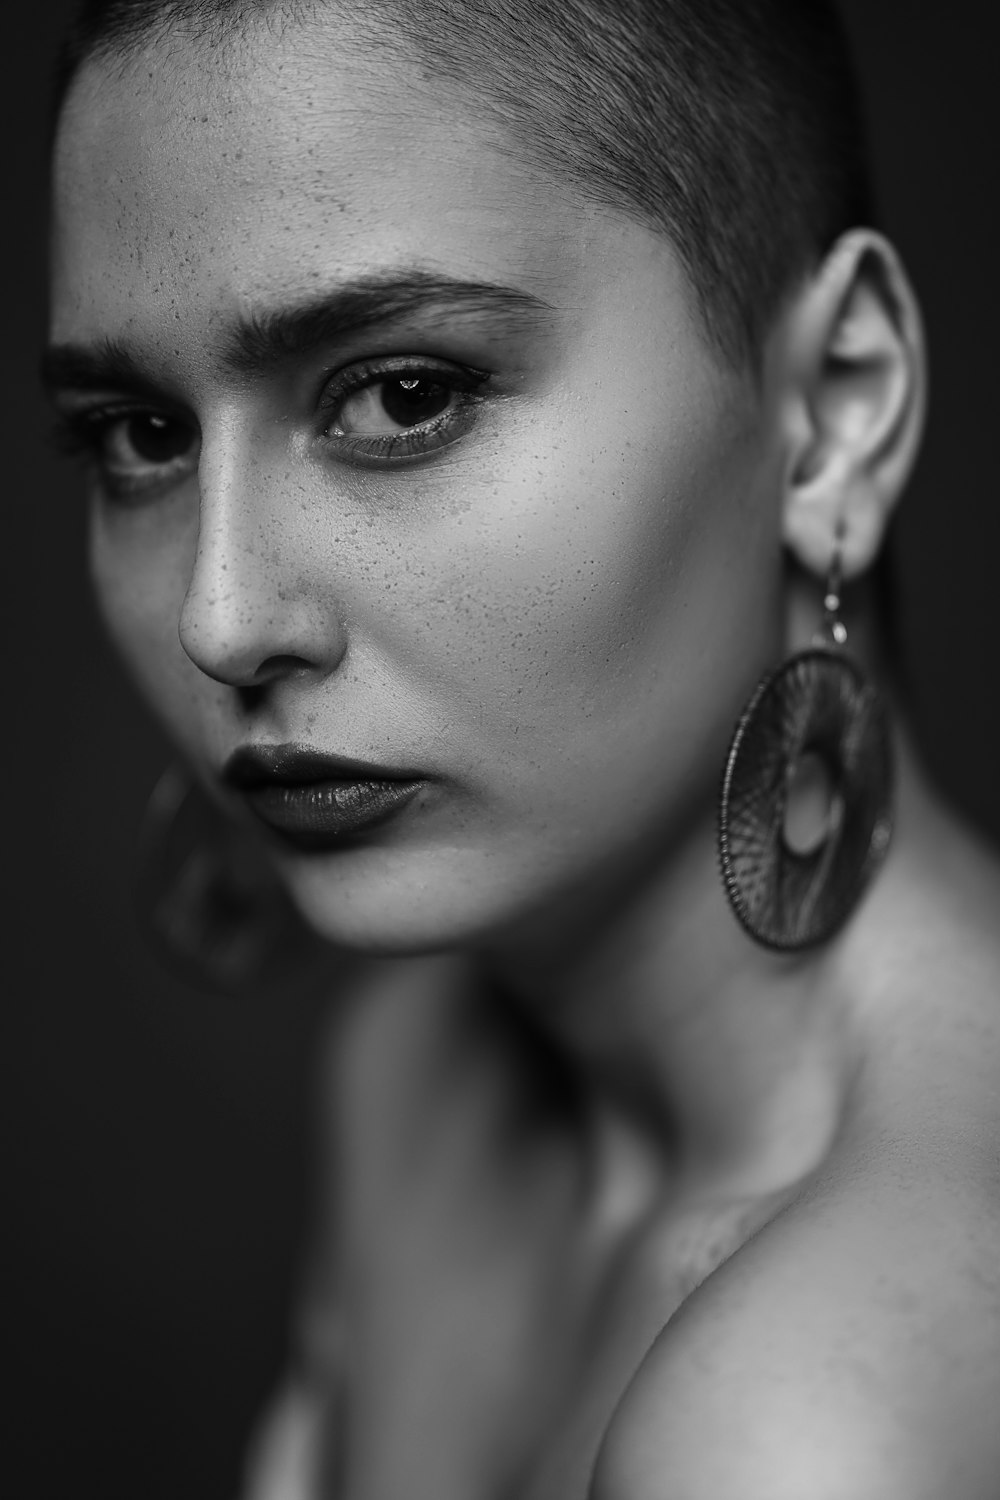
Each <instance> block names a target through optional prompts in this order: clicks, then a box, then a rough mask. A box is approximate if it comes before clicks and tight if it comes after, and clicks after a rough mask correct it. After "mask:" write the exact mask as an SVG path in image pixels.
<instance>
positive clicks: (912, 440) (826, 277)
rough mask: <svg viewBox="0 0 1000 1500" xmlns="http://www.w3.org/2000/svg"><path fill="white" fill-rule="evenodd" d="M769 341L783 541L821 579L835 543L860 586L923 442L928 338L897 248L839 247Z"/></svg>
mask: <svg viewBox="0 0 1000 1500" xmlns="http://www.w3.org/2000/svg"><path fill="white" fill-rule="evenodd" d="M776 334H777V338H776V341H775V344H774V346H773V347H772V348H771V349H769V358H773V359H775V360H776V361H777V367H776V368H775V367H772V371H771V373H772V374H774V375H776V377H777V380H778V388H779V390H780V392H781V395H780V402H781V407H780V409H781V421H782V427H783V433H784V437H785V441H786V445H787V446H786V453H787V463H786V466H785V493H784V497H783V533H784V540H785V543H786V545H787V546H788V547H789V549H790V550H791V552H792V553H793V554H794V555H795V556H796V557H797V559H798V560H799V562H800V563H802V565H803V566H804V567H806V568H808V569H809V570H810V572H812V573H815V574H819V575H820V576H822V575H823V574H824V573H825V572H826V570H827V569H828V568H829V566H830V562H831V559H832V557H833V554H834V550H835V547H836V546H837V544H838V541H839V545H840V549H841V563H842V567H843V573H844V577H845V578H852V577H856V576H857V575H858V574H859V573H861V572H863V571H864V570H865V569H866V568H867V567H869V565H870V564H871V563H872V561H873V559H874V558H875V556H876V554H877V553H878V550H879V547H880V546H881V543H882V539H883V536H884V534H885V530H886V527H887V525H888V522H889V519H890V516H891V514H892V510H893V506H894V505H895V503H896V500H897V499H898V498H899V495H900V493H901V491H902V489H903V487H904V485H905V483H906V480H907V478H908V476H909V473H910V470H911V468H912V467H913V462H914V459H915V458H916V453H917V448H918V446H919V442H920V436H921V432H922V430H923V419H924V409H925V401H926V356H925V346H924V336H923V329H922V325H921V320H920V312H919V309H918V307H917V303H916V299H915V298H914V295H913V292H912V290H911V288H910V285H909V282H908V281H907V278H906V273H905V272H904V270H903V267H902V265H901V263H900V261H899V258H898V256H897V255H896V252H895V251H894V249H893V248H892V246H891V245H890V244H889V243H888V242H887V241H886V240H885V239H883V238H882V236H881V235H879V234H876V233H875V232H874V231H873V230H868V229H856V230H852V231H851V232H850V233H848V234H846V235H844V236H843V237H842V238H841V239H840V240H838V241H837V243H836V245H835V246H834V247H833V249H832V251H831V252H830V254H829V255H828V256H827V258H826V260H825V261H824V262H823V264H822V265H821V266H820V268H819V270H818V271H817V272H815V273H814V274H813V275H812V276H811V277H810V278H809V280H808V282H807V283H806V284H805V285H804V286H803V287H802V288H800V290H799V291H798V292H797V293H796V295H795V297H794V298H793V300H792V303H791V304H790V306H789V308H788V310H787V313H786V316H785V317H784V318H783V319H782V320H781V322H780V325H779V327H778V329H777V330H776Z"/></svg>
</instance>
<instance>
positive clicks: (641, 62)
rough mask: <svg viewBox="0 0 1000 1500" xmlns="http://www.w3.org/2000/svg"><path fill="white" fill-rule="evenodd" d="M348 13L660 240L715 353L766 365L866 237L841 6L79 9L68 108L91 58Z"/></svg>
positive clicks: (512, 1)
mask: <svg viewBox="0 0 1000 1500" xmlns="http://www.w3.org/2000/svg"><path fill="white" fill-rule="evenodd" d="M327 7H328V8H329V10H330V11H331V14H333V13H337V12H339V13H341V14H344V13H347V14H349V15H350V17H351V19H352V20H355V21H357V23H358V25H359V27H360V34H361V35H362V37H363V38H368V39H370V40H371V41H372V42H374V43H380V44H381V45H382V46H384V45H385V44H388V45H389V46H390V47H392V46H395V47H397V48H398V49H399V50H400V52H401V53H402V54H403V55H405V56H407V57H409V58H411V59H413V61H414V63H415V64H416V65H417V66H418V67H420V68H421V70H422V71H423V72H424V73H425V74H429V75H430V78H431V80H432V82H434V83H438V82H439V83H440V84H442V85H445V86H447V87H448V88H449V89H450V90H451V91H452V93H453V95H455V96H458V97H459V98H460V99H461V100H462V101H463V102H464V103H466V104H467V105H468V106H469V107H470V108H472V109H474V110H475V112H476V113H477V114H478V115H479V116H480V117H482V118H484V119H486V120H488V121H490V122H492V123H494V124H495V125H497V126H498V127H499V139H500V141H501V143H503V142H508V143H509V149H510V150H511V151H512V153H514V154H517V155H518V156H520V157H522V158H523V159H525V160H527V161H529V162H531V163H532V164H534V165H536V166H539V167H541V168H542V169H543V170H544V171H546V172H548V173H549V174H552V175H555V176H557V177H558V178H559V179H560V180H561V181H563V182H566V183H567V184H569V185H570V186H572V187H573V188H574V189H575V190H576V191H578V192H579V193H580V195H581V197H582V198H584V199H586V200H589V201H591V202H595V203H599V204H602V205H605V206H607V207H610V208H613V209H615V210H617V211H619V212H622V213H624V214H626V215H628V216H630V217H632V218H634V219H637V220H639V221H641V222H642V223H644V224H646V225H648V226H650V227H653V228H655V229H658V230H661V231H662V232H663V233H665V234H666V235H667V236H668V237H669V239H670V240H671V242H672V243H673V245H674V248H675V250H676V251H677V253H678V255H679V257H680V260H681V262H682V264H683V265H684V267H685V270H686V272H687V275H688V277H689V279H690V282H691V285H692V287H693V288H694V292H695V294H696V297H697V301H698V304H699V307H700V310H701V314H702V318H703V322H704V325H705V328H706V331H707V333H708V335H709V338H710V341H711V342H712V343H713V344H714V346H715V347H716V348H717V350H718V351H719V352H721V353H722V354H723V355H724V356H725V357H727V358H729V359H731V360H732V361H734V362H737V363H746V362H755V361H756V359H757V357H758V356H759V352H760V350H761V348H762V344H763V340H764V338H765V336H766V334H767V331H768V329H769V328H770V326H771V325H772V322H773V319H774V318H775V316H776V315H777V313H778V311H779V309H780V307H781V305H782V303H783V301H784V299H785V298H786V297H787V296H788V294H789V293H790V291H791V290H792V288H793V287H794V286H795V285H796V283H797V282H798V281H799V280H800V279H801V278H802V277H804V276H805V275H806V274H807V273H808V271H809V270H810V269H811V268H812V267H813V266H815V265H816V264H817V263H818V262H819V260H820V259H822V257H823V255H824V254H825V253H826V251H827V250H828V249H829V247H830V246H831V245H832V244H833V242H834V241H835V240H836V239H837V237H838V236H839V235H840V234H841V233H843V231H844V230H846V229H848V228H851V227H853V226H856V225H859V224H869V225H870V224H872V223H873V220H874V216H873V209H872V201H871V190H870V182H869V176H868V170H867V164H866V153H865V148H864V138H863V135H864V133H863V128H862V123H861V117H860V109H859V104H858V97H857V91H856V87H855V82H854V76H853V71H852V67H851V60H850V55H849V49H848V46H847V42H846V38H845V35H844V31H843V27H842V25H841V23H840V20H839V18H838V16H837V13H836V11H835V9H834V5H833V3H832V0H312V3H302V0H284V3H282V0H83V3H82V4H81V5H80V8H79V13H78V15H77V18H76V20H75V22H74V23H73V25H72V27H71V29H70V31H69V34H68V36H67V38H66V40H65V42H64V45H63V48H62V52H61V55H60V60H59V65H58V73H57V80H56V110H57V111H58V109H59V108H60V107H61V103H62V101H63V100H64V98H65V96H66V93H67V91H68V89H69V87H70V85H71V83H72V80H73V78H74V76H75V74H76V72H77V70H78V68H79V67H80V65H81V64H82V63H83V62H84V61H85V60H86V59H88V58H90V57H99V58H104V59H107V58H109V57H114V56H116V55H118V56H126V55H128V53H129V52H131V51H133V50H135V49H136V48H137V47H139V46H141V45H143V44H144V43H145V42H147V41H155V40H156V39H158V38H165V37H167V36H169V34H170V32H171V31H172V30H173V29H174V28H175V27H179V28H180V29H181V30H182V32H184V33H185V34H186V35H192V34H193V35H194V36H196V37H197V36H211V35H212V34H219V33H220V31H221V33H223V34H224V33H226V32H228V31H231V30H232V29H234V28H239V29H242V28H246V27H248V26H250V25H252V24H253V23H254V22H255V21H256V20H258V19H260V18H261V17H263V16H267V17H270V18H271V19H272V20H273V19H276V18H280V19H282V20H284V21H287V22H289V23H294V21H295V20H296V18H297V17H299V16H302V17H305V16H308V17H310V18H313V17H316V18H320V21H321V18H322V13H323V10H324V9H325V8H327Z"/></svg>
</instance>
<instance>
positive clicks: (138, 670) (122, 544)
mask: <svg viewBox="0 0 1000 1500" xmlns="http://www.w3.org/2000/svg"><path fill="white" fill-rule="evenodd" d="M196 544H197V518H196V517H195V519H194V521H193V522H190V521H187V520H184V519H183V517H182V516H181V515H179V514H178V513H177V512H175V513H174V514H172V515H170V514H168V513H167V512H166V511H165V510H164V509H163V508H162V507H157V506H155V505H151V506H149V507H147V508H145V509H144V510H143V509H135V510H130V509H125V510H122V511H120V512H119V511H116V510H115V509H114V508H113V507H111V506H107V505H104V504H102V503H101V502H100V501H97V500H94V501H93V502H92V504H91V510H90V530H89V565H90V577H91V583H92V586H93V589H94V594H95V598H96V600H97V605H98V609H99V612H100V615H101V618H102V620H103V621H104V625H105V628H106V629H107V632H108V635H109V637H110V639H111V641H112V643H113V644H114V646H115V648H116V649H117V651H118V653H119V655H120V657H121V658H122V660H123V662H124V663H125V666H126V668H127V669H128V672H129V675H130V676H131V678H132V679H133V681H134V682H135V684H136V686H137V687H138V689H139V691H140V693H141V694H142V696H143V697H144V698H145V700H146V702H147V703H148V704H149V706H150V707H151V708H152V709H153V711H154V713H155V714H156V715H157V717H158V718H160V719H161V720H162V721H163V722H164V724H165V725H166V727H167V729H168V730H169V731H170V733H171V734H172V735H173V736H174V738H176V739H178V740H180V741H181V742H182V743H184V744H192V743H193V740H194V735H193V732H192V731H193V721H194V714H195V708H196V703H197V691H196V689H195V688H194V686H193V684H192V676H193V674H192V671H191V667H190V662H189V661H188V659H187V657H186V656H185V655H184V652H183V650H182V648H181V644H180V640H179V638H178V634H177V626H178V621H179V619H180V610H181V605H182V603H183V600H184V596H185V593H186V591H187V582H188V579H189V577H190V567H191V559H192V558H193V556H194V549H195V546H196ZM198 675H200V674H198ZM204 681H205V682H206V683H207V682H208V679H207V678H206V679H204Z"/></svg>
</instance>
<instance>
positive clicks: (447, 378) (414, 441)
mask: <svg viewBox="0 0 1000 1500" xmlns="http://www.w3.org/2000/svg"><path fill="white" fill-rule="evenodd" d="M488 379H489V375H488V373H487V372H485V371H482V370H475V369H471V368H470V367H468V366H462V365H455V364H451V363H449V362H447V361H444V360H439V359H433V358H429V357H422V356H413V355H405V356H392V357H389V358H384V359H374V360H365V361H360V362H358V363H356V364H353V365H350V366H348V367H347V368H345V369H343V370H339V371H337V372H336V373H335V374H334V375H333V376H332V377H330V378H329V379H327V380H326V383H325V385H324V386H323V388H322V391H321V392H320V395H319V398H318V402H317V414H318V417H319V422H320V429H319V434H318V441H319V442H320V444H321V445H322V447H323V450H324V451H325V453H326V454H328V455H329V456H331V457H333V458H334V459H336V460H337V461H339V462H343V463H347V464H350V465H356V466H360V467H364V468H375V469H378V468H399V467H403V466H405V465H407V464H413V463H417V462H419V461H420V460H421V459H424V458H428V457H430V456H432V455H433V454H434V453H436V452H439V451H440V450H441V449H443V448H446V447H448V446H450V445H451V444H452V443H454V442H456V441H457V440H458V439H459V438H460V437H462V436H463V435H464V434H465V433H466V432H468V431H469V429H470V428H471V427H472V425H473V424H474V422H475V420H476V416H477V409H478V407H479V406H480V405H481V404H482V402H483V400H484V399H485V397H484V396H483V394H482V387H483V386H484V385H485V384H486V382H487V380H488ZM53 436H54V440H55V444H56V446H57V448H58V449H59V450H60V451H62V452H64V453H69V454H74V455H77V456H80V457H82V458H83V459H84V461H85V463H86V465H87V467H88V468H89V469H90V471H91V472H92V473H93V474H94V475H95V477H96V478H97V479H98V481H99V483H100V485H101V487H102V489H103V490H104V492H105V493H106V494H107V496H108V497H109V498H110V499H119V500H128V499H133V498H135V499H138V498H141V497H142V496H144V495H147V494H148V495H151V494H152V493H154V492H156V491H161V490H164V489H168V488H171V487H173V486H174V485H176V484H178V483H180V482H182V481H183V480H184V479H186V478H188V477H189V476H190V475H191V474H193V473H194V472H195V471H196V469H197V465H198V454H199V448H200V442H199V435H198V432H197V429H196V428H195V427H194V426H193V424H191V423H190V422H187V421H184V420H183V419H181V418H179V417H176V416H174V415H171V414H170V413H168V412H165V411H158V410H156V409H154V408H152V407H150V406H148V405H140V404H138V403H135V404H133V403H126V402H121V401H118V402H108V403H106V404H98V405H95V406H93V407H88V408H85V409H83V410H80V411H70V412H62V413H60V414H59V415H58V416H57V418H56V421H55V428H54V434H53Z"/></svg>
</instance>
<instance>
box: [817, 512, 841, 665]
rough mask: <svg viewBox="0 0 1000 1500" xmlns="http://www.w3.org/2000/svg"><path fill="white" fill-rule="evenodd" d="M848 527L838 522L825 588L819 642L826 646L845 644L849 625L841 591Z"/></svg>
mask: <svg viewBox="0 0 1000 1500" xmlns="http://www.w3.org/2000/svg"><path fill="white" fill-rule="evenodd" d="M846 531H847V528H846V526H845V525H844V522H843V521H838V522H837V529H836V531H835V532H834V537H833V555H832V556H831V558H830V566H829V568H828V569H827V574H826V587H825V588H824V590H823V623H822V625H821V627H820V629H819V632H818V642H819V644H821V645H824V646H845V645H846V644H847V626H846V625H845V624H844V622H843V620H842V619H841V618H840V591H841V587H842V585H843V582H844V537H845V535H846Z"/></svg>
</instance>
